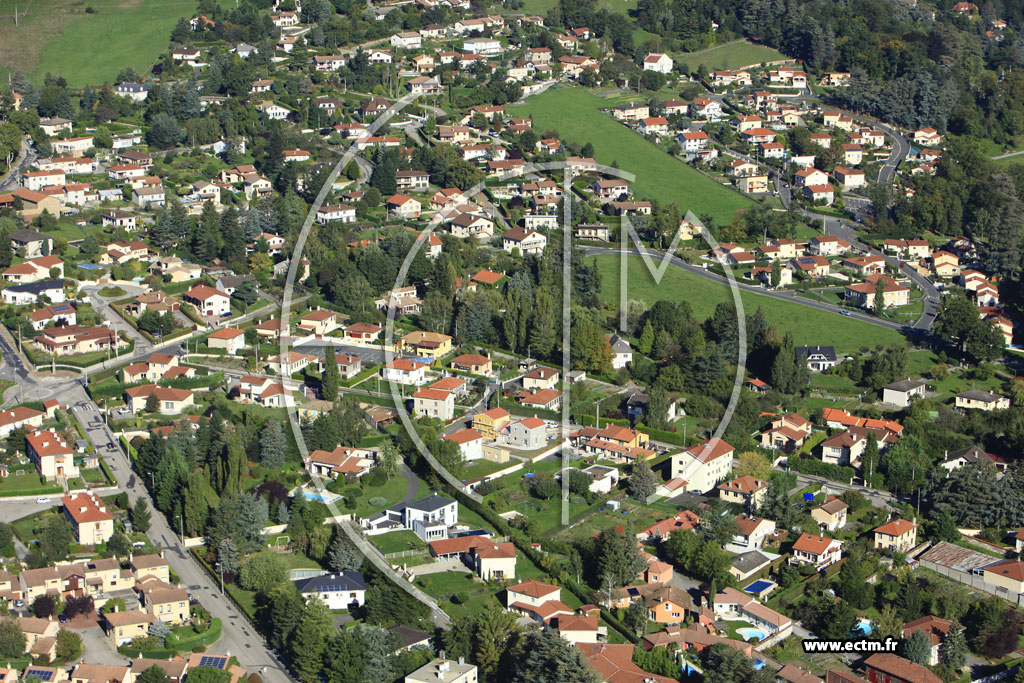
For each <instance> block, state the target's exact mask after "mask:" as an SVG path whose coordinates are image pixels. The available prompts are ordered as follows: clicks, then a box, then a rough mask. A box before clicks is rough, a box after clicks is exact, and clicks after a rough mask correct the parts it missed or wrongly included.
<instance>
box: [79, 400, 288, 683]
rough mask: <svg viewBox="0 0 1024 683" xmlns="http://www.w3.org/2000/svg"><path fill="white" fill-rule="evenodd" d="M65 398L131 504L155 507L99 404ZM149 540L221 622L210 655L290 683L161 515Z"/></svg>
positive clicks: (270, 682) (156, 516)
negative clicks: (225, 656)
mask: <svg viewBox="0 0 1024 683" xmlns="http://www.w3.org/2000/svg"><path fill="white" fill-rule="evenodd" d="M63 400H65V401H67V402H68V403H69V404H70V405H71V406H72V412H73V413H74V416H75V418H76V419H78V421H79V422H80V423H81V424H82V425H83V426H84V427H85V431H86V435H87V437H88V438H89V440H90V441H91V442H92V444H93V445H94V446H95V447H96V449H97V451H98V452H99V453H101V454H103V455H104V456H105V457H106V459H107V463H108V464H109V465H110V468H111V471H112V472H113V474H114V478H115V479H116V480H117V484H118V487H119V488H120V489H121V490H122V491H125V492H126V493H127V494H128V500H129V502H130V503H131V504H133V505H134V504H135V501H136V500H138V499H139V498H145V499H146V501H147V502H148V503H149V506H150V508H153V507H154V505H153V501H152V500H151V499H150V498H149V495H148V493H147V492H146V488H145V487H144V486H142V485H141V483H140V482H139V481H138V479H137V477H136V476H135V474H134V472H133V471H132V469H131V465H130V463H129V461H128V456H127V455H126V454H125V453H124V452H123V451H122V450H121V449H120V448H119V447H118V446H116V445H114V446H113V447H109V446H108V444H115V443H116V439H115V437H114V434H113V432H111V431H110V429H109V428H108V427H107V426H106V423H105V422H104V421H103V416H102V415H101V414H100V411H99V410H98V409H97V407H96V404H95V403H93V402H92V401H91V400H90V399H89V398H88V397H87V396H86V394H85V391H84V390H83V389H82V388H81V387H80V386H77V385H76V386H75V388H74V389H72V390H71V391H68V392H66V393H65V394H64V396H63ZM129 480H132V481H131V483H132V486H129ZM175 521H177V520H175ZM148 536H149V537H150V539H152V540H153V541H157V542H159V543H160V544H161V545H162V546H163V548H164V551H165V552H164V557H165V558H166V559H167V561H168V562H169V563H170V565H171V567H172V568H173V569H174V571H175V573H176V574H177V575H178V576H179V577H180V581H181V583H182V584H184V585H186V586H188V589H189V591H190V592H191V593H192V595H193V596H194V597H195V598H196V599H198V600H199V602H200V603H202V605H203V607H205V608H206V609H208V610H209V611H210V614H212V615H213V616H215V617H218V618H220V619H221V620H222V621H223V623H224V631H223V635H222V636H221V638H220V640H218V641H217V643H216V644H215V645H213V646H211V651H214V652H228V651H230V652H231V654H232V655H235V656H236V657H237V658H238V661H239V663H240V664H241V665H242V666H243V667H245V668H246V670H247V671H248V672H249V673H257V672H262V669H263V668H264V667H266V671H265V672H264V673H263V674H262V675H263V678H264V680H266V681H267V682H268V683H286V682H287V681H290V680H291V679H290V677H289V676H288V672H287V670H286V669H285V668H284V666H283V665H282V664H281V662H280V661H279V660H278V659H277V658H276V657H275V656H274V655H273V653H271V651H270V650H269V648H267V646H266V644H265V642H264V641H263V638H262V637H260V635H259V634H258V633H256V632H255V630H254V629H253V628H252V626H251V625H250V624H249V622H248V620H247V619H246V618H245V616H244V615H242V614H241V613H240V612H239V611H238V610H237V609H236V608H235V606H234V604H232V603H231V601H230V600H229V599H228V598H227V597H225V596H222V595H221V594H220V590H219V587H218V586H217V585H216V582H215V581H214V580H213V579H212V578H211V577H210V576H209V575H208V574H207V573H206V572H205V571H204V570H203V569H202V568H200V567H199V565H198V564H197V563H196V562H195V561H194V560H193V559H192V557H191V556H190V555H189V554H188V553H187V551H186V550H185V548H184V546H183V545H182V544H181V542H180V540H179V538H178V536H177V533H176V531H175V530H172V529H171V527H170V525H169V524H168V520H166V519H165V518H164V516H163V515H162V514H159V513H157V514H154V515H153V517H152V526H151V527H150V529H149V532H148Z"/></svg>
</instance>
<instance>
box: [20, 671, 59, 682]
mask: <svg viewBox="0 0 1024 683" xmlns="http://www.w3.org/2000/svg"><path fill="white" fill-rule="evenodd" d="M25 676H26V677H28V676H39V678H40V679H42V680H43V681H52V680H53V672H52V671H47V670H45V669H28V670H27V671H26V672H25Z"/></svg>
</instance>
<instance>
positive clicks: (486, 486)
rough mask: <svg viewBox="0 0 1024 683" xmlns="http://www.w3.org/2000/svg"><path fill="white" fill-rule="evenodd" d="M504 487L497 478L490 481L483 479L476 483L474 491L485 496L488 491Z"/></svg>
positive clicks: (491, 491)
mask: <svg viewBox="0 0 1024 683" xmlns="http://www.w3.org/2000/svg"><path fill="white" fill-rule="evenodd" d="M503 488H504V487H503V486H502V485H501V484H499V483H498V480H497V479H491V480H490V481H484V482H481V483H479V484H477V485H476V492H477V493H479V494H480V495H481V496H486V495H487V494H489V493H494V492H495V491H500V490H502V489H503Z"/></svg>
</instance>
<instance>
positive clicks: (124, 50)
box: [0, 0, 195, 87]
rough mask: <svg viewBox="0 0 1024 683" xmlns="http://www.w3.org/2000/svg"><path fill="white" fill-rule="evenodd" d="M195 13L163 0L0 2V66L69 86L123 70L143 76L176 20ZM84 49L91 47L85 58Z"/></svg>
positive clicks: (187, 6) (183, 5)
mask: <svg viewBox="0 0 1024 683" xmlns="http://www.w3.org/2000/svg"><path fill="white" fill-rule="evenodd" d="M15 5H17V7H18V9H19V22H18V27H17V29H15V27H14V22H13V16H14V8H15ZM87 7H88V8H91V9H92V10H93V11H92V12H87V11H86V8H87ZM26 10H27V12H26ZM194 11H195V7H194V6H193V5H192V4H189V3H180V2H162V1H161V0H89V2H82V0H49V1H48V2H35V3H32V2H26V1H25V0H0V17H2V19H0V32H2V33H3V35H4V38H5V39H4V40H0V64H3V66H4V67H6V68H8V69H10V70H20V71H23V72H25V73H26V74H28V75H29V76H30V77H32V79H33V80H34V81H36V82H37V83H41V82H42V80H43V75H44V74H46V73H47V72H50V73H53V74H59V75H61V76H64V78H66V79H67V81H68V84H69V85H71V86H72V87H81V86H83V85H85V84H86V83H91V84H92V85H100V84H102V83H103V82H105V81H109V82H113V80H114V78H115V77H116V76H117V74H118V72H119V71H120V70H121V69H123V68H125V67H132V68H134V69H135V70H136V71H137V72H138V73H139V74H140V75H143V74H145V73H147V72H148V71H149V69H150V68H151V67H152V66H153V63H154V62H156V60H157V58H158V57H159V56H160V53H161V52H164V51H166V50H168V49H169V44H170V35H171V30H172V29H173V28H174V24H175V23H176V22H177V20H178V19H179V18H181V17H187V16H189V15H190V14H192V13H193V12H194ZM23 12H25V14H22V13H23ZM84 46H94V49H86V50H85V51H86V52H87V53H88V57H87V58H85V59H83V56H84V53H83V48H84Z"/></svg>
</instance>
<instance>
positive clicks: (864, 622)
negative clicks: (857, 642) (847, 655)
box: [853, 617, 873, 636]
mask: <svg viewBox="0 0 1024 683" xmlns="http://www.w3.org/2000/svg"><path fill="white" fill-rule="evenodd" d="M872 630H873V629H872V627H871V620H870V619H866V618H863V617H862V618H861V619H860V621H858V622H857V625H856V626H854V627H853V635H855V636H869V635H871V631H872Z"/></svg>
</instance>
